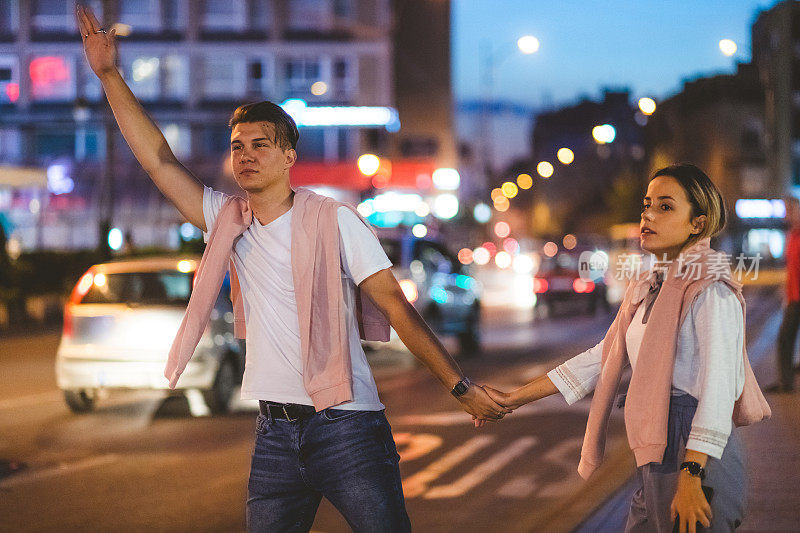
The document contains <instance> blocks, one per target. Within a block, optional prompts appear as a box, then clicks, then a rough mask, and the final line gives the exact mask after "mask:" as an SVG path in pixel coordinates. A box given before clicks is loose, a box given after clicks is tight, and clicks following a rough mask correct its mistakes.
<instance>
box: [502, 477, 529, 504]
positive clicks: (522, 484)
mask: <svg viewBox="0 0 800 533" xmlns="http://www.w3.org/2000/svg"><path fill="white" fill-rule="evenodd" d="M534 490H536V482H535V481H534V479H533V476H519V477H515V478H513V479H511V480H510V481H509V482H508V483H506V484H505V485H503V486H502V487H500V488H499V489H498V491H497V495H498V496H501V497H503V498H517V499H523V498H527V497H528V496H530V495H531V494H532V493H533V491H534Z"/></svg>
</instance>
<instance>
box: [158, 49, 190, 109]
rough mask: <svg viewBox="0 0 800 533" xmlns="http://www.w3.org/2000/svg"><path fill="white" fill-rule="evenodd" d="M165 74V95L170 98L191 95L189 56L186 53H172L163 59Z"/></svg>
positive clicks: (175, 98)
mask: <svg viewBox="0 0 800 533" xmlns="http://www.w3.org/2000/svg"><path fill="white" fill-rule="evenodd" d="M161 65H162V67H163V74H164V82H163V85H162V87H163V91H164V97H165V98H167V99H170V100H182V99H185V98H187V97H188V96H189V58H188V57H186V56H184V55H179V54H170V55H167V56H164V58H163V59H162V61H161Z"/></svg>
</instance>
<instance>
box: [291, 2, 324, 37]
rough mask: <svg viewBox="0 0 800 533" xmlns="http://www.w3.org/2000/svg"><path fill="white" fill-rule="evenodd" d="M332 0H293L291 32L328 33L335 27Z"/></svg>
mask: <svg viewBox="0 0 800 533" xmlns="http://www.w3.org/2000/svg"><path fill="white" fill-rule="evenodd" d="M332 7H333V6H332V5H331V0H293V1H292V2H290V3H289V21H288V29H289V30H290V31H328V30H330V29H331V28H332V27H333V10H332Z"/></svg>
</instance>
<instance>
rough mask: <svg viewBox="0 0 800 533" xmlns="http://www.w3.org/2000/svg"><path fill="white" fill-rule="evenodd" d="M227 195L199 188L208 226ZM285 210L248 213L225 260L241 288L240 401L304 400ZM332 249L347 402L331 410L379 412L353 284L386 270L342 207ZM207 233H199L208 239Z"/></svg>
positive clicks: (378, 251) (373, 244)
mask: <svg viewBox="0 0 800 533" xmlns="http://www.w3.org/2000/svg"><path fill="white" fill-rule="evenodd" d="M228 198H229V196H228V195H227V194H224V193H222V192H219V191H215V190H213V189H211V188H209V187H205V189H204V191H203V215H204V217H205V222H206V227H207V228H208V229H209V232H208V233H210V230H211V228H213V226H214V222H215V220H216V217H217V214H218V213H219V211H220V209H221V208H222V205H223V204H224V203H225V200H227V199H228ZM292 211H293V209H289V211H287V212H286V213H284V214H283V215H281V216H279V217H278V218H276V219H275V220H273V221H272V222H270V223H269V224H267V225H263V224H261V223H260V222H259V221H258V219H257V218H256V217H253V222H252V224H251V225H250V227H249V228H247V230H245V232H244V233H243V234H242V237H241V238H240V239H238V240H237V241H236V244H235V245H234V251H233V261H234V265H235V266H236V273H237V275H238V277H239V284H240V287H241V290H242V297H243V304H244V318H245V324H246V327H247V341H246V345H247V353H246V356H245V369H244V378H243V379H242V395H241V397H242V399H243V400H269V401H272V402H280V403H298V404H305V405H312V404H313V402H312V401H311V398H310V397H309V395H308V393H307V392H306V390H305V387H304V386H303V364H302V360H301V354H300V325H299V319H298V316H297V302H296V300H295V292H294V283H293V280H292V261H291V228H292ZM337 215H338V219H339V247H340V250H341V251H342V254H341V255H342V256H341V259H342V261H341V263H342V296H343V299H344V305H345V308H346V313H345V316H346V320H347V324H346V327H347V336H348V340H349V344H350V359H351V362H352V369H353V401H352V402H348V403H344V404H341V405H337V406H336V408H337V409H359V410H365V411H379V410H381V409H383V408H384V406H383V404H382V403H381V401H380V399H379V398H378V389H377V387H376V386H375V379H374V378H373V377H372V371H371V370H370V367H369V364H368V363H367V358H366V356H365V355H364V350H363V348H362V347H361V341H360V337H359V334H358V324H357V320H356V315H355V288H356V285H358V284H360V283H361V282H362V281H364V280H365V279H366V278H368V277H369V276H371V275H372V274H374V273H376V272H378V271H379V270H383V269H385V268H389V267H391V266H392V262H391V261H389V258H388V257H387V256H386V253H385V252H384V251H383V248H382V247H381V245H380V243H379V242H378V239H377V238H376V237H375V235H374V234H373V233H372V231H371V230H370V229H369V228H368V227H367V226H366V225H365V224H364V223H363V222H362V221H361V220H360V219H359V218H358V216H357V215H356V214H355V213H353V212H352V211H351V210H350V209H349V208H347V207H344V206H342V207H339V209H338V211H337ZM208 233H207V234H204V238H205V239H206V240H207V239H208Z"/></svg>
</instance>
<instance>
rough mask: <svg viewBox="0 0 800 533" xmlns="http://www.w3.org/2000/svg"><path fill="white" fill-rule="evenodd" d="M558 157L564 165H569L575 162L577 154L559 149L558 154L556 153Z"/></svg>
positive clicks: (565, 149)
mask: <svg viewBox="0 0 800 533" xmlns="http://www.w3.org/2000/svg"><path fill="white" fill-rule="evenodd" d="M556 157H558V160H559V161H561V163H562V164H564V165H569V164H570V163H572V162H573V161H575V154H574V153H573V152H572V150H570V149H569V148H559V150H558V152H556Z"/></svg>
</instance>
